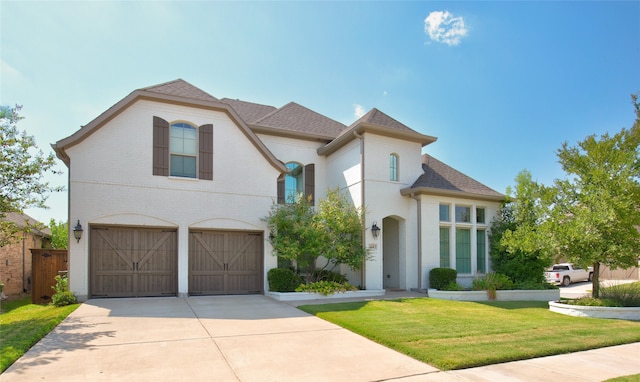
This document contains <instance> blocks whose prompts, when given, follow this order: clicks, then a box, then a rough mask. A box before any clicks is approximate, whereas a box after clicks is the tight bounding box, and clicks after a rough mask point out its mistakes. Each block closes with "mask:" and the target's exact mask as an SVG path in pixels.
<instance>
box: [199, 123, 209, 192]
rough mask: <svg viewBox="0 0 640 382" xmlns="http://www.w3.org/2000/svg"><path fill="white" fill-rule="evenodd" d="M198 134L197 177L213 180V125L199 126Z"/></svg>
mask: <svg viewBox="0 0 640 382" xmlns="http://www.w3.org/2000/svg"><path fill="white" fill-rule="evenodd" d="M198 134H199V139H198V140H199V152H198V178H200V179H204V180H213V125H212V124H208V125H202V126H200V127H199V128H198Z"/></svg>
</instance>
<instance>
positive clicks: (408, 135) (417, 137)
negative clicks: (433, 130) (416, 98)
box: [318, 123, 438, 155]
mask: <svg viewBox="0 0 640 382" xmlns="http://www.w3.org/2000/svg"><path fill="white" fill-rule="evenodd" d="M363 133H372V134H378V135H382V136H386V137H390V138H397V139H404V140H408V141H412V142H417V143H420V144H421V145H422V147H424V146H426V145H429V144H431V143H433V142H435V141H436V140H438V138H436V137H432V136H430V135H424V134H420V133H417V132H411V131H402V130H395V129H391V128H388V127H384V126H379V125H374V124H370V123H361V124H358V125H356V126H353V127H352V128H350V129H349V130H346V131H345V132H344V133H342V134H340V136H338V137H337V138H336V139H334V140H333V141H331V142H330V143H329V144H327V145H326V146H323V147H320V148H318V155H329V154H331V153H333V152H335V151H337V150H338V149H339V148H340V147H342V146H344V145H345V144H347V143H348V142H350V141H351V140H352V139H355V137H356V135H360V134H363Z"/></svg>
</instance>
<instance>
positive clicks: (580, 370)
mask: <svg viewBox="0 0 640 382" xmlns="http://www.w3.org/2000/svg"><path fill="white" fill-rule="evenodd" d="M636 374H640V342H636V343H633V344H628V345H619V346H612V347H608V348H601V349H594V350H588V351H582V352H577V353H569V354H562V355H554V356H549V357H542V358H533V359H529V360H524V361H516V362H507V363H502V364H496V365H489V366H482V367H474V368H471V369H464V370H454V371H441V372H438V373H433V374H428V375H423V376H415V377H410V378H400V379H396V380H394V381H402V382H439V381H458V382H464V381H469V382H497V381H513V382H518V381H526V382H537V381H540V382H550V381H605V380H607V379H611V378H617V377H622V376H627V375H636ZM639 378H640V377H639Z"/></svg>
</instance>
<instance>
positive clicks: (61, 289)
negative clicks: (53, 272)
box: [51, 275, 77, 307]
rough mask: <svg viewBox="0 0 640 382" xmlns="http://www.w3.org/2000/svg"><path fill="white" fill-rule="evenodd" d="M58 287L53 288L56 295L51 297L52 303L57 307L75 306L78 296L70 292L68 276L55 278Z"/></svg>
mask: <svg viewBox="0 0 640 382" xmlns="http://www.w3.org/2000/svg"><path fill="white" fill-rule="evenodd" d="M55 279H56V285H54V286H52V287H51V289H53V290H54V291H55V292H56V293H54V294H53V297H51V303H52V304H53V305H55V306H58V307H60V306H65V305H71V304H75V303H76V301H77V299H76V296H75V295H74V294H73V293H72V292H70V291H69V279H68V278H67V276H60V275H57V276H56V277H55Z"/></svg>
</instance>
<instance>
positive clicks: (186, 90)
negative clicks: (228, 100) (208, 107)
mask: <svg viewBox="0 0 640 382" xmlns="http://www.w3.org/2000/svg"><path fill="white" fill-rule="evenodd" d="M137 91H147V92H151V93H158V94H164V95H171V96H177V97H183V98H189V99H197V100H202V101H219V99H218V98H216V97H214V96H212V95H211V94H209V93H207V92H205V91H204V90H202V89H200V88H199V87H197V86H195V85H193V84H191V83H189V82H188V81H185V80H183V79H182V78H178V79H175V80H172V81H168V82H163V83H161V84H157V85H151V86H147V87H144V88H140V89H138V90H137Z"/></svg>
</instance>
